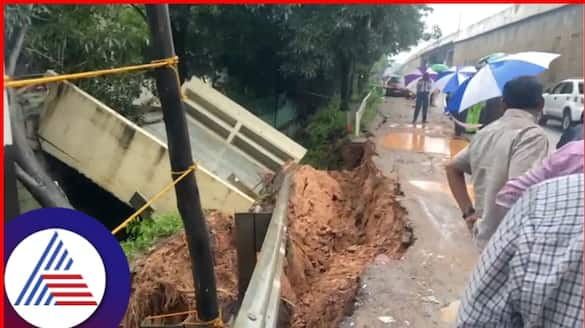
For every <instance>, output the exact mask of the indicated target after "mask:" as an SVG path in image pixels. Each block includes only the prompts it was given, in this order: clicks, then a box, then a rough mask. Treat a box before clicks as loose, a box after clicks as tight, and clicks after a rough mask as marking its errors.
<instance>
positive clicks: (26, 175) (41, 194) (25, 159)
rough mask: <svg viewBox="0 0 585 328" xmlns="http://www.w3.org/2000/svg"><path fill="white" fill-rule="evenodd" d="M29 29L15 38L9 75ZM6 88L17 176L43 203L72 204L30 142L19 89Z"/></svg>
mask: <svg viewBox="0 0 585 328" xmlns="http://www.w3.org/2000/svg"><path fill="white" fill-rule="evenodd" d="M27 29H28V26H24V27H23V28H22V29H21V30H20V31H19V32H18V35H17V36H16V37H15V39H14V40H15V42H14V45H13V47H12V49H13V50H12V52H11V53H10V55H9V63H8V64H9V66H8V68H7V71H6V73H7V74H8V75H9V76H10V75H14V72H15V71H16V65H17V63H18V58H19V57H20V53H21V50H22V46H23V44H24V38H25V35H26V31H27ZM7 91H8V100H9V102H10V106H9V107H10V121H11V122H10V123H11V125H12V126H11V127H5V129H9V128H12V137H13V142H14V153H15V160H16V163H17V164H18V166H19V167H20V169H17V171H16V175H17V177H18V179H19V180H20V181H21V182H22V183H23V184H24V185H25V187H26V188H27V190H28V191H29V192H30V193H31V194H32V195H33V197H34V198H35V200H36V201H37V202H39V204H41V206H43V207H65V208H72V206H71V204H70V203H69V200H68V199H67V196H66V195H65V193H64V192H63V190H61V188H60V187H59V186H58V185H57V184H55V182H54V181H53V179H52V178H51V177H50V176H49V174H48V173H47V171H46V169H45V168H44V167H43V166H42V165H41V163H40V162H39V160H38V159H37V157H36V155H35V153H34V152H33V150H32V148H31V147H30V144H29V143H28V140H27V138H26V132H25V131H26V130H25V125H24V120H23V118H22V115H21V113H20V106H19V105H18V102H17V101H16V97H17V96H16V92H15V91H14V89H8V90H7Z"/></svg>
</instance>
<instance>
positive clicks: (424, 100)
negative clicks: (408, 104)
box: [412, 92, 429, 123]
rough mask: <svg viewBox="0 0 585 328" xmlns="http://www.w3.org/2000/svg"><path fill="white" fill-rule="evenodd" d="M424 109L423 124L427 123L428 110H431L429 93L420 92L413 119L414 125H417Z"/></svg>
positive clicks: (417, 95) (417, 96)
mask: <svg viewBox="0 0 585 328" xmlns="http://www.w3.org/2000/svg"><path fill="white" fill-rule="evenodd" d="M421 108H422V112H423V113H422V120H423V123H426V122H427V109H429V93H428V92H420V93H417V94H416V106H415V108H414V117H413V118H412V123H416V120H417V119H418V114H419V113H420V110H421Z"/></svg>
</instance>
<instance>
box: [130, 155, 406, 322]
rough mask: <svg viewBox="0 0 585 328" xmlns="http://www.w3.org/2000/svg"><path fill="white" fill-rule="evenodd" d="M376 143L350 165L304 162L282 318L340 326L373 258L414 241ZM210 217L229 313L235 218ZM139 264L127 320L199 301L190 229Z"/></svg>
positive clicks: (294, 196)
mask: <svg viewBox="0 0 585 328" xmlns="http://www.w3.org/2000/svg"><path fill="white" fill-rule="evenodd" d="M372 149H373V146H372V145H370V144H366V147H365V148H364V150H363V154H364V156H363V157H362V160H361V163H359V165H358V167H357V168H355V169H353V170H350V171H329V172H328V171H319V170H316V169H314V168H312V167H310V166H300V167H298V168H297V171H296V172H295V174H294V177H293V187H292V188H293V190H292V191H291V199H290V203H289V230H288V231H289V239H288V240H289V244H288V245H287V246H288V247H287V263H286V268H285V273H286V275H285V277H284V278H283V282H282V297H283V299H284V300H285V302H284V303H283V304H285V305H286V308H287V309H288V310H290V311H288V312H289V313H287V314H289V315H290V316H289V315H285V313H283V317H286V319H287V320H286V321H287V323H283V324H281V325H282V326H292V327H295V328H301V327H337V326H338V324H339V322H340V321H341V320H342V319H343V317H344V316H346V315H348V314H350V313H351V311H352V308H351V307H352V304H353V300H354V298H355V295H356V292H357V290H358V286H359V276H360V274H361V273H362V272H363V270H364V269H365V267H366V265H367V264H368V263H370V262H371V261H372V260H373V259H374V258H375V257H376V256H377V255H379V254H385V255H387V256H389V257H391V258H397V257H400V256H401V254H402V253H403V252H404V250H405V249H406V247H408V245H409V244H410V243H411V242H412V231H411V229H410V228H409V226H408V225H407V224H406V221H405V213H406V212H405V210H404V209H403V208H402V207H401V206H400V205H399V203H398V201H397V200H396V198H395V196H396V195H397V194H399V193H400V191H399V186H398V184H397V183H396V181H394V180H392V179H389V178H387V177H385V176H383V175H382V174H381V173H380V172H379V171H378V170H377V169H376V167H375V166H374V164H373V162H372V160H371V156H372V154H373V150H372ZM208 220H209V226H210V230H211V234H212V236H213V244H214V251H215V254H214V256H215V271H216V277H217V283H218V295H219V298H220V305H221V307H222V309H223V313H224V317H226V318H227V317H228V315H229V314H230V313H233V311H234V308H233V305H234V303H235V301H236V295H237V278H236V273H237V267H236V265H237V262H236V253H235V243H234V231H233V219H232V218H231V217H227V216H224V215H221V214H219V213H212V214H211V215H209V216H208ZM134 271H135V272H134V274H133V277H132V288H133V289H132V296H131V301H130V306H129V308H128V312H127V314H126V318H125V322H124V327H126V328H134V327H138V326H139V324H140V322H141V321H142V320H143V319H144V318H145V317H146V316H149V315H158V314H165V313H170V312H178V311H184V310H187V309H192V308H194V292H193V284H192V282H191V267H190V262H189V255H188V251H187V248H186V244H185V235H184V234H178V235H176V236H173V237H171V238H169V239H168V241H167V242H165V243H161V244H159V246H158V247H157V248H155V249H154V250H153V251H152V252H151V253H150V254H148V255H147V256H145V257H144V258H142V259H141V260H139V261H138V262H137V263H136V265H135V270H134ZM292 286H294V287H292ZM185 318H186V316H182V317H179V318H178V319H179V320H184V319H185ZM282 319H285V318H282ZM288 319H290V320H288ZM167 323H170V322H169V321H167Z"/></svg>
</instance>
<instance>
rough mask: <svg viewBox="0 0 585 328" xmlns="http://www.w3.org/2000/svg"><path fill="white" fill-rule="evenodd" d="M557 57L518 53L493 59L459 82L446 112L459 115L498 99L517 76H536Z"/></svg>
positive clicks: (547, 54) (538, 53)
mask: <svg viewBox="0 0 585 328" xmlns="http://www.w3.org/2000/svg"><path fill="white" fill-rule="evenodd" d="M559 56H560V55H559V54H552V53H547V52H520V53H516V54H512V55H508V56H505V57H502V58H500V59H496V60H494V61H493V62H491V63H488V64H487V65H486V66H484V67H483V68H482V69H480V70H479V71H478V72H477V73H476V74H475V75H474V76H473V77H471V78H469V79H467V80H466V81H465V82H463V84H462V85H461V86H460V87H459V88H458V89H457V90H456V91H455V93H454V94H453V96H452V97H451V99H450V101H449V104H448V106H447V109H448V110H449V111H451V112H461V111H464V110H465V109H467V108H469V107H471V106H473V105H475V104H477V103H479V102H482V101H484V100H488V99H491V98H495V97H499V96H501V95H502V91H503V89H504V85H505V84H506V83H507V82H508V81H510V80H513V79H515V78H517V77H520V76H536V75H538V74H540V73H541V72H542V71H544V70H546V69H548V67H549V65H550V63H551V62H552V61H553V60H555V59H556V58H558V57H559Z"/></svg>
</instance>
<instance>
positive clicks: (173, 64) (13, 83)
mask: <svg viewBox="0 0 585 328" xmlns="http://www.w3.org/2000/svg"><path fill="white" fill-rule="evenodd" d="M178 63H179V57H177V56H175V57H171V58H164V59H157V60H153V61H152V62H150V63H149V64H141V65H132V66H124V67H117V68H109V69H102V70H97V71H90V72H81V73H72V74H61V75H55V76H44V77H38V78H33V79H23V80H14V79H13V78H12V77H9V76H4V86H5V87H12V88H20V87H24V86H30V85H36V84H45V83H51V82H61V81H66V80H77V79H86V78H92V77H98V76H103V75H110V74H121V73H128V72H134V71H141V70H145V69H156V68H161V67H169V68H170V69H172V70H173V71H174V72H175V75H176V76H177V86H178V87H179V90H181V82H180V81H181V80H180V78H179V71H178V70H177V64H178ZM180 92H181V97H182V98H183V99H184V98H185V96H184V95H183V93H182V91H180Z"/></svg>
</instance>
